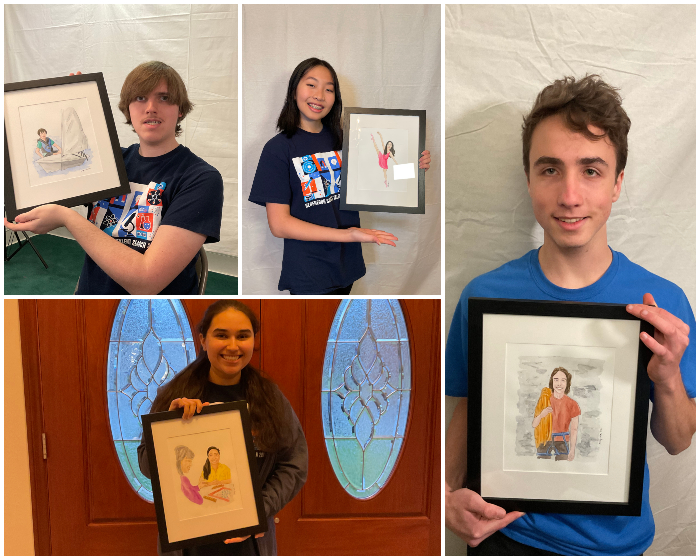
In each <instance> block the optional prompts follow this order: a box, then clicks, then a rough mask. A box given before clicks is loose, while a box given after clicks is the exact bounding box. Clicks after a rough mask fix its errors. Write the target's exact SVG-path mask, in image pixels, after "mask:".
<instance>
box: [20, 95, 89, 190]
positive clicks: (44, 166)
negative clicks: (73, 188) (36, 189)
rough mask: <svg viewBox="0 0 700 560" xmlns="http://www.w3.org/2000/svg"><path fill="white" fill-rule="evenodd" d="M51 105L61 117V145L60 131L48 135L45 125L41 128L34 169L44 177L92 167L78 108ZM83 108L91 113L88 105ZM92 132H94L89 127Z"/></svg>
mask: <svg viewBox="0 0 700 560" xmlns="http://www.w3.org/2000/svg"><path fill="white" fill-rule="evenodd" d="M76 102H77V100H72V101H71V103H76ZM48 105H49V107H50V108H51V110H52V111H54V112H55V114H57V115H60V117H61V120H60V136H59V137H58V142H60V145H59V143H58V142H57V141H56V140H55V138H56V136H55V133H59V130H56V131H55V133H54V138H50V137H49V135H48V131H47V130H46V129H45V128H40V129H39V130H38V131H37V134H38V135H39V139H38V140H37V142H36V148H35V149H34V154H36V155H35V156H34V168H35V170H36V172H37V174H38V175H39V177H40V178H43V177H47V176H49V175H66V174H68V173H72V172H75V171H80V172H83V171H85V170H87V169H89V168H90V164H91V163H92V151H91V150H90V149H89V142H88V137H87V135H86V133H85V130H84V129H83V124H82V122H81V119H80V117H79V115H78V111H76V108H75V107H74V106H73V105H70V106H65V107H59V108H56V107H53V105H54V104H48ZM83 105H84V103H83ZM82 109H83V111H82V112H83V115H84V116H85V115H89V110H88V109H87V107H83V108H82ZM52 120H53V119H52ZM47 126H48V125H47ZM50 128H51V127H50ZM56 128H57V127H56ZM52 130H53V129H52ZM90 132H92V131H91V130H90ZM61 146H63V147H61Z"/></svg>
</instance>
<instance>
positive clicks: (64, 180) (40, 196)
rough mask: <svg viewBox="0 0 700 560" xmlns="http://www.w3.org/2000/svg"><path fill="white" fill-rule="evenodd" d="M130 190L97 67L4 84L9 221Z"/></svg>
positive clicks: (6, 193)
mask: <svg viewBox="0 0 700 560" xmlns="http://www.w3.org/2000/svg"><path fill="white" fill-rule="evenodd" d="M129 192H130V188H129V180H128V179H127V176H126V168H125V167H124V160H123V158H122V151H121V148H120V146H119V138H118V137H117V129H116V127H115V125H114V117H113V115H112V110H111V108H110V105H109V99H108V98H107V88H106V87H105V82H104V77H103V76H102V73H96V74H82V75H78V76H63V77H60V78H50V79H46V80H32V81H28V82H16V83H12V84H5V210H6V212H7V218H8V220H14V219H15V217H16V216H17V215H19V214H22V213H23V212H27V211H29V210H31V209H32V208H35V207H37V206H40V205H42V204H60V205H62V206H68V207H71V206H78V205H80V204H87V203H89V202H94V201H96V200H101V199H103V198H111V197H114V196H121V195H123V194H128V193H129Z"/></svg>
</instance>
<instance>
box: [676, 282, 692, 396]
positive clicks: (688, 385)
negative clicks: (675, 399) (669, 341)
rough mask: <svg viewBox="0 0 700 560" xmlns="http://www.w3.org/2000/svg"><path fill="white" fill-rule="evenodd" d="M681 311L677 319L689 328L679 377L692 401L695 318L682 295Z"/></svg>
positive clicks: (686, 299)
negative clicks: (687, 341)
mask: <svg viewBox="0 0 700 560" xmlns="http://www.w3.org/2000/svg"><path fill="white" fill-rule="evenodd" d="M681 309H682V311H681V314H680V316H679V318H680V319H681V320H682V321H683V322H684V323H685V324H686V325H688V326H689V327H690V333H689V334H688V338H689V340H690V343H689V344H688V347H687V348H686V349H685V352H684V353H683V358H681V364H680V366H681V377H682V378H683V385H685V392H686V393H688V396H689V397H690V398H692V399H694V398H695V374H696V371H695V365H696V362H695V352H696V349H695V316H694V315H693V310H692V309H691V307H690V303H689V302H688V298H686V297H685V294H683V304H682V307H681Z"/></svg>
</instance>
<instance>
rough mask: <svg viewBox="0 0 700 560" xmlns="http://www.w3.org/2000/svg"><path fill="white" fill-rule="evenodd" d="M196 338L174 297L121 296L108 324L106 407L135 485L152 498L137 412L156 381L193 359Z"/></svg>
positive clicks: (148, 402) (143, 409)
mask: <svg viewBox="0 0 700 560" xmlns="http://www.w3.org/2000/svg"><path fill="white" fill-rule="evenodd" d="M195 357H196V356H195V352H194V339H193V338H192V329H191V328H190V324H189V321H188V320H187V315H186V313H185V308H184V307H183V306H182V303H181V302H180V301H178V300H167V299H158V300H147V299H128V300H123V301H122V302H121V303H120V304H119V307H118V308H117V313H116V315H115V317H114V323H113V325H112V333H111V337H110V341H109V354H108V358H107V372H106V373H107V407H108V410H109V422H110V427H111V430H112V437H113V439H114V446H115V448H116V451H117V456H118V457H119V462H120V464H121V466H122V469H123V470H124V475H125V476H126V479H127V480H128V481H129V484H130V485H131V487H132V488H133V489H134V491H135V492H136V493H137V494H138V495H139V496H140V497H141V498H143V499H144V500H146V501H147V502H153V491H152V487H151V481H150V480H149V479H147V478H146V477H145V476H143V474H142V473H141V470H140V469H139V464H138V456H137V452H136V449H137V448H138V446H139V443H141V436H142V434H143V428H142V425H141V415H143V414H148V413H149V412H150V410H151V406H152V405H153V401H154V400H155V397H156V392H157V390H158V388H159V387H161V386H162V385H164V384H165V383H167V382H168V381H170V379H172V378H173V376H174V375H175V374H176V373H178V372H179V371H180V370H182V369H183V368H184V367H185V366H186V365H187V364H189V363H190V362H192V361H194V359H195Z"/></svg>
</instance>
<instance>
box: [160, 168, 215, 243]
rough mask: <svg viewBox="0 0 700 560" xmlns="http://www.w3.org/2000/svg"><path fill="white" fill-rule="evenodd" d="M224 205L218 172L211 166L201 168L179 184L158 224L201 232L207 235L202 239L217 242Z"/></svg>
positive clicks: (207, 241)
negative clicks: (202, 169)
mask: <svg viewBox="0 0 700 560" xmlns="http://www.w3.org/2000/svg"><path fill="white" fill-rule="evenodd" d="M223 207H224V181H223V179H222V178H221V174H220V173H219V172H218V171H216V170H214V169H212V170H208V171H204V172H202V173H200V174H198V175H196V176H194V177H192V179H191V180H190V181H187V182H184V183H183V184H182V185H180V188H179V190H178V191H177V193H175V194H174V195H173V198H172V200H171V202H170V204H169V205H168V209H167V211H166V212H165V214H164V216H163V221H162V222H161V225H167V226H175V227H179V228H182V229H186V230H188V231H192V232H194V233H201V234H202V235H206V236H207V239H206V241H205V243H216V242H217V241H219V234H220V231H221V214H222V211H223ZM156 235H157V233H156Z"/></svg>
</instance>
